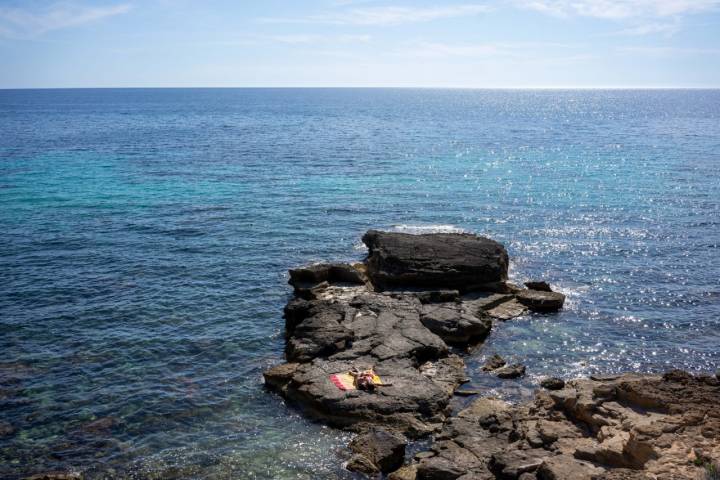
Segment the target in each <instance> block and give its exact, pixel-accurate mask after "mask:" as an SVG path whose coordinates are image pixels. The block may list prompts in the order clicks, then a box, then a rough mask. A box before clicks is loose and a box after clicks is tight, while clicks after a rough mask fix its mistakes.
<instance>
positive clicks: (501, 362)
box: [482, 353, 507, 372]
mask: <svg viewBox="0 0 720 480" xmlns="http://www.w3.org/2000/svg"><path fill="white" fill-rule="evenodd" d="M506 363H507V362H506V361H505V359H504V358H503V357H501V356H500V355H498V354H497V353H495V354H493V355H492V356H490V357H488V359H487V360H485V364H484V365H483V367H482V369H483V370H485V371H486V372H489V371H491V370H497V369H498V368H500V367H504V366H505V364H506Z"/></svg>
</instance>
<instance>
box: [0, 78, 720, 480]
mask: <svg viewBox="0 0 720 480" xmlns="http://www.w3.org/2000/svg"><path fill="white" fill-rule="evenodd" d="M719 167H720V91H717V90H693V91H682V90H675V91H671V90H670V91H663V90H658V91H491V90H488V91H483V90H480V91H473V90H391V89H388V90H384V89H379V90H372V89H371V90H361V89H357V90H356V89H347V90H343V89H338V90H333V89H318V90H313V89H307V90H303V89H297V90H295V89H287V90H262V89H228V90H213V89H209V90H202V89H198V90H182V89H179V90H43V91H37V90H35V91H33V90H26V91H10V90H5V91H0V203H1V205H2V209H0V352H2V354H0V425H5V428H6V431H7V430H8V426H9V430H10V431H11V433H9V434H5V435H2V436H0V477H2V478H16V477H21V476H23V475H27V474H30V473H34V472H39V471H47V470H58V469H73V470H77V471H83V472H85V474H86V475H87V476H88V477H90V478H104V477H125V478H174V477H176V478H308V479H310V478H347V477H349V474H347V473H346V472H344V471H343V470H342V469H341V467H340V463H341V461H342V460H343V458H344V456H345V455H346V454H345V452H344V450H343V446H344V445H345V443H346V441H347V438H346V437H345V436H344V435H343V434H342V433H339V432H337V431H334V430H332V429H329V428H325V427H323V426H321V425H318V424H313V423H311V422H309V421H307V420H305V419H303V418H302V417H301V416H300V415H298V414H297V413H296V412H295V411H294V410H292V409H291V408H288V407H287V406H286V405H285V404H284V403H283V402H282V400H281V399H280V398H278V397H277V396H275V395H273V394H269V393H267V392H265V391H264V390H263V387H262V377H261V373H262V371H263V370H264V369H266V368H267V367H269V366H271V365H274V364H276V363H278V362H279V361H281V359H282V349H283V336H282V331H283V320H282V318H281V310H282V306H283V304H284V302H285V301H286V300H287V298H288V296H289V294H290V290H289V288H288V286H287V285H286V281H287V277H286V273H285V272H286V270H287V268H288V267H291V266H293V265H297V264H301V263H306V262H309V261H315V260H323V259H359V258H362V256H363V254H364V250H363V248H362V245H361V244H360V240H359V239H360V236H361V235H362V233H363V232H364V231H365V230H366V229H367V228H370V227H373V228H395V229H400V230H409V231H441V230H442V231H445V230H451V231H452V230H464V231H470V232H476V233H481V234H484V235H488V236H491V237H493V238H495V239H497V240H499V241H502V242H504V243H505V245H506V246H507V247H508V250H509V252H510V255H511V260H512V265H511V277H512V279H513V280H515V281H516V282H522V281H523V280H527V279H530V278H544V279H547V280H549V281H550V282H551V283H553V284H554V285H556V286H557V287H558V288H559V289H560V290H561V291H563V292H565V293H566V294H567V295H568V302H567V304H566V308H565V310H563V311H562V312H561V313H559V314H557V315H545V316H540V315H537V316H536V315H530V316H527V317H523V318H519V319H516V320H513V321H511V322H507V323H504V324H501V325H498V326H497V328H496V329H495V330H494V332H493V333H492V335H491V337H490V338H489V339H488V341H487V342H486V344H485V345H484V346H483V347H481V348H479V349H478V350H477V351H475V352H473V353H472V354H471V356H470V357H469V358H468V364H469V369H470V374H471V376H472V377H473V381H474V383H475V384H476V385H477V386H480V387H484V388H486V389H487V391H488V392H489V393H492V394H497V395H501V396H503V397H505V398H508V399H509V400H513V401H515V400H519V399H522V398H525V397H527V396H528V395H529V394H530V393H531V389H532V388H533V386H534V385H535V384H536V383H537V379H538V378H539V377H541V376H543V375H547V374H552V375H560V376H563V377H566V378H568V377H574V376H579V375H586V374H589V373H594V372H616V371H653V372H654V371H662V370H664V369H666V368H668V367H670V366H674V367H681V368H685V369H689V370H691V371H696V372H710V371H714V370H715V368H717V367H720V350H719V349H718V347H717V346H718V345H720V285H719V284H718V278H719V277H720V255H719V253H720V251H719V250H718V244H719V243H718V242H719V237H720V181H718V168H719ZM494 352H498V353H501V354H503V355H506V356H507V357H509V358H511V359H514V360H518V361H522V362H524V363H525V364H526V365H527V366H528V373H529V375H528V377H527V378H526V379H524V380H521V381H519V382H513V381H509V382H503V383H498V382H496V381H494V380H492V379H491V378H489V377H487V376H485V375H484V374H483V373H482V372H480V371H479V368H478V365H479V364H480V363H482V359H483V358H484V356H485V355H487V354H489V353H494ZM0 430H2V429H0Z"/></svg>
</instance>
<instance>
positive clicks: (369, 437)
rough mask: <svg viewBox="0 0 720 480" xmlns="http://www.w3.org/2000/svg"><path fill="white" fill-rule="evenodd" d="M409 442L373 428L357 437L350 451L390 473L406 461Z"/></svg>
mask: <svg viewBox="0 0 720 480" xmlns="http://www.w3.org/2000/svg"><path fill="white" fill-rule="evenodd" d="M406 445H407V440H406V439H405V438H404V437H403V436H401V435H398V434H395V433H393V432H390V431H388V430H386V429H384V428H373V429H371V430H370V431H369V432H367V433H363V434H360V435H358V436H357V437H355V438H354V439H353V440H352V441H351V442H350V445H349V447H350V450H352V451H353V452H354V453H356V454H359V455H363V456H364V457H365V458H367V459H368V460H370V462H371V463H372V464H373V465H375V466H376V467H377V469H378V470H379V471H381V472H382V473H390V472H392V471H394V470H397V469H398V468H400V467H401V466H402V464H403V460H404V459H405V446H406Z"/></svg>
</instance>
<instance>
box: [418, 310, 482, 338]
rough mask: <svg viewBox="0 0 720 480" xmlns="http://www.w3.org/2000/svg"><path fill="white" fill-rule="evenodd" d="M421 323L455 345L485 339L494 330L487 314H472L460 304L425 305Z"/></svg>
mask: <svg viewBox="0 0 720 480" xmlns="http://www.w3.org/2000/svg"><path fill="white" fill-rule="evenodd" d="M420 321H421V322H422V324H423V325H425V326H426V327H427V328H428V329H429V330H430V331H431V332H433V333H435V334H436V335H438V336H439V337H440V338H442V339H443V340H445V341H446V342H448V343H454V344H458V343H462V344H467V343H468V342H470V341H471V340H479V339H482V338H485V337H486V336H487V334H488V333H489V332H490V328H492V320H490V317H489V316H488V315H487V314H485V313H481V312H478V313H476V314H472V313H470V312H469V311H467V310H466V309H465V308H464V307H463V306H462V305H461V304H458V303H433V304H428V305H423V307H422V313H421V314H420Z"/></svg>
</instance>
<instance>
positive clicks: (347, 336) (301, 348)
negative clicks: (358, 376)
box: [285, 301, 354, 362]
mask: <svg viewBox="0 0 720 480" xmlns="http://www.w3.org/2000/svg"><path fill="white" fill-rule="evenodd" d="M307 313H308V315H309V316H308V317H307V318H305V319H303V320H302V321H300V323H298V324H297V325H295V327H294V329H293V331H292V336H291V337H290V339H289V340H288V342H287V346H286V349H285V354H286V357H287V359H288V360H290V361H297V362H308V361H310V360H312V359H314V358H316V357H327V356H329V355H331V354H333V353H335V352H337V351H338V350H342V349H344V348H345V347H346V346H347V345H348V344H349V342H350V341H352V340H353V337H354V335H353V332H352V331H351V330H350V329H348V328H347V327H346V326H344V325H343V320H344V319H345V311H344V308H343V307H342V306H341V305H339V304H335V303H329V302H322V301H318V302H315V303H314V305H312V307H311V308H309V309H308V312H307Z"/></svg>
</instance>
